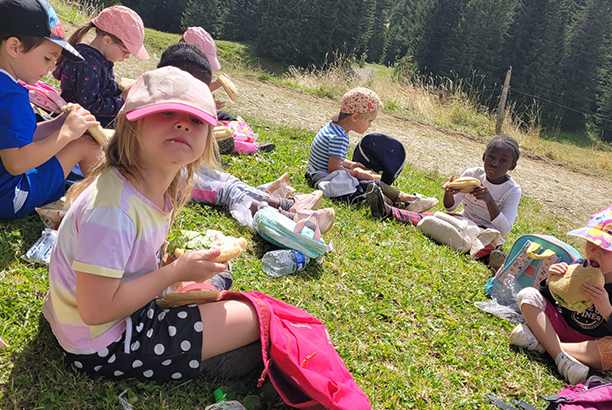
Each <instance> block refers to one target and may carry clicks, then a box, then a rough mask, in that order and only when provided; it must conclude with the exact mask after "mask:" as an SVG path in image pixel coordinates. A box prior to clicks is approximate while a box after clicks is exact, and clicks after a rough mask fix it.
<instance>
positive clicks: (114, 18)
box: [91, 6, 149, 60]
mask: <svg viewBox="0 0 612 410" xmlns="http://www.w3.org/2000/svg"><path fill="white" fill-rule="evenodd" d="M91 22H92V23H93V24H95V26H96V27H98V28H99V29H100V30H104V31H106V32H107V33H110V34H112V35H114V36H117V38H119V39H120V40H121V41H122V42H123V44H124V45H125V47H126V48H127V49H128V51H129V52H130V53H131V54H132V55H133V56H134V57H136V58H137V59H139V60H148V59H149V53H147V50H146V49H145V48H144V44H143V43H144V37H145V32H144V24H143V22H142V19H141V18H140V16H139V15H138V14H136V12H135V11H134V10H132V9H129V8H127V7H125V6H112V7H107V8H105V9H104V10H102V11H101V12H100V14H98V16H97V17H96V18H94V19H93V20H91Z"/></svg>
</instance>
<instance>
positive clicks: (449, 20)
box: [415, 0, 467, 73]
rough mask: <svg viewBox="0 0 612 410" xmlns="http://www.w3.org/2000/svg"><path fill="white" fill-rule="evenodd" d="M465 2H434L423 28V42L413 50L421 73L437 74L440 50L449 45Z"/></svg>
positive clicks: (436, 0) (440, 55) (437, 0)
mask: <svg viewBox="0 0 612 410" xmlns="http://www.w3.org/2000/svg"><path fill="white" fill-rule="evenodd" d="M466 1H467V0H435V3H434V4H435V7H433V9H432V12H431V16H430V17H429V19H428V22H427V24H426V26H425V31H424V34H423V41H422V42H421V44H420V45H419V47H418V49H417V50H415V56H416V59H417V61H418V62H419V66H420V67H421V70H422V71H425V72H429V73H438V72H441V71H442V70H443V67H442V59H443V57H444V56H443V54H442V49H443V48H444V46H445V45H446V44H448V43H449V41H450V38H451V36H452V34H453V31H454V29H455V28H456V27H457V25H458V24H459V12H460V10H461V8H462V6H463V5H464V4H465V3H466Z"/></svg>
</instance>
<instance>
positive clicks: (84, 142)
mask: <svg viewBox="0 0 612 410" xmlns="http://www.w3.org/2000/svg"><path fill="white" fill-rule="evenodd" d="M0 30H1V33H0V219H15V218H20V217H23V216H26V215H27V214H29V213H30V212H32V211H33V210H34V208H35V207H37V206H42V205H45V204H47V203H49V202H53V201H56V200H58V199H59V198H61V197H62V196H63V195H64V180H65V177H66V176H67V175H68V174H69V173H70V170H72V168H74V166H75V165H76V164H79V165H80V166H81V170H82V171H83V173H84V174H85V175H87V174H88V173H89V170H90V169H91V167H92V166H93V165H94V164H95V163H96V162H97V160H98V157H99V156H100V155H101V153H102V151H101V149H100V146H99V145H98V144H97V143H96V142H95V141H94V140H93V139H92V138H91V137H89V136H83V133H84V132H85V131H86V130H87V128H89V127H91V126H97V125H99V123H98V122H97V121H96V119H95V117H94V116H93V115H91V114H90V113H89V111H87V110H84V109H82V108H81V107H79V106H78V105H76V104H75V105H73V107H72V109H71V110H70V113H69V114H62V115H60V116H59V117H57V118H55V119H53V120H49V121H45V122H41V123H38V124H37V123H36V117H35V116H34V112H33V110H32V106H31V105H30V102H29V97H28V90H27V89H26V88H25V87H23V86H22V85H20V84H19V83H18V81H19V80H21V81H23V82H25V83H28V84H34V83H36V82H37V81H39V80H40V79H41V78H42V77H43V76H44V75H46V74H47V73H48V72H49V71H51V70H52V69H53V68H54V67H55V61H56V60H57V58H58V57H59V56H60V54H63V55H64V56H65V57H66V58H69V59H72V60H74V61H82V60H83V58H82V57H81V55H80V54H79V53H78V52H77V51H76V50H75V49H74V48H72V46H71V45H70V44H68V43H67V42H66V38H65V35H64V31H63V29H62V25H61V23H60V21H59V19H58V17H57V14H56V13H55V11H54V10H53V8H52V7H51V5H50V4H49V3H47V2H46V1H45V0H19V1H16V0H0Z"/></svg>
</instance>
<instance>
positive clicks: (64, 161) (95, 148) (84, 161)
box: [55, 135, 103, 177]
mask: <svg viewBox="0 0 612 410" xmlns="http://www.w3.org/2000/svg"><path fill="white" fill-rule="evenodd" d="M102 155H103V154H102V148H100V145H99V144H98V143H97V142H96V141H95V140H94V139H93V138H92V137H90V136H89V135H83V136H81V138H79V139H76V140H74V141H72V142H70V143H69V144H68V145H66V146H65V147H64V148H62V150H61V151H60V152H58V153H57V154H56V155H55V156H56V158H57V159H58V160H59V162H60V164H61V165H62V169H63V170H64V176H65V177H67V176H68V174H70V171H71V170H72V168H74V166H75V165H76V164H79V166H80V167H81V171H82V172H83V175H85V176H87V175H89V172H90V171H91V169H92V168H93V166H94V165H95V164H96V162H98V160H99V159H100V158H101V157H102Z"/></svg>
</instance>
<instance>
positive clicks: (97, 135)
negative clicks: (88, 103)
mask: <svg viewBox="0 0 612 410" xmlns="http://www.w3.org/2000/svg"><path fill="white" fill-rule="evenodd" d="M71 109H72V103H68V104H66V105H64V106H63V107H62V111H63V112H65V113H69V112H70V110H71ZM87 132H89V133H90V134H91V136H92V137H93V138H94V139H95V140H96V142H97V143H98V144H100V146H101V147H105V146H106V145H107V144H108V141H109V138H108V136H107V135H106V133H105V132H104V128H102V127H100V126H99V125H98V126H96V127H89V128H87ZM111 133H112V131H111Z"/></svg>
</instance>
